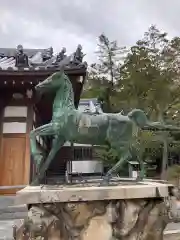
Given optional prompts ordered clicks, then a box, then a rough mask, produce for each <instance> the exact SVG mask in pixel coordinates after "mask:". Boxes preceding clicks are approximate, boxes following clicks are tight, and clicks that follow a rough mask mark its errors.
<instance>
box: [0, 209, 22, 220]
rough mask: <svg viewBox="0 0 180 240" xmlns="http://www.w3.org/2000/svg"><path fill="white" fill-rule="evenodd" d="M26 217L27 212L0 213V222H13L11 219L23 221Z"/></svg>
mask: <svg viewBox="0 0 180 240" xmlns="http://www.w3.org/2000/svg"><path fill="white" fill-rule="evenodd" d="M26 217H27V212H25V211H24V212H13V213H12V212H9V213H1V214H0V220H13V219H24V218H26Z"/></svg>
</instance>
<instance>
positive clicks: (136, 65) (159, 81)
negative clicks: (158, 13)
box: [120, 26, 179, 178]
mask: <svg viewBox="0 0 180 240" xmlns="http://www.w3.org/2000/svg"><path fill="white" fill-rule="evenodd" d="M176 42H177V41H176ZM172 45H173V47H174V42H173V43H172V41H171V42H170V41H168V40H167V34H166V33H161V32H160V31H159V30H158V29H157V28H156V27H155V26H151V27H150V28H149V30H148V32H146V33H145V34H144V38H143V39H142V40H139V41H137V43H136V45H135V46H133V47H131V51H130V53H129V54H128V56H127V58H126V59H125V62H124V64H123V65H122V66H121V69H120V72H121V82H122V83H123V90H122V91H121V92H120V94H121V95H123V96H124V97H125V96H126V99H128V101H127V102H126V109H131V108H135V107H136V108H141V109H144V110H145V111H146V112H147V113H148V115H149V117H150V118H151V119H156V120H157V119H158V120H159V121H160V122H163V123H164V115H165V113H166V111H167V109H168V108H169V105H171V104H172V102H177V100H179V96H178V95H177V92H178V91H177V88H178V86H177V84H176V82H177V72H176V69H175V66H177V65H176V64H173V65H172V64H171V65H170V59H171V60H172V59H173V60H174V62H176V61H175V60H176V58H175V55H173V51H172ZM170 49H171V51H170ZM176 49H178V47H177V46H176ZM170 53H171V54H170ZM127 105H128V106H127ZM159 137H160V138H161V142H163V164H162V177H163V178H164V175H165V169H166V166H167V161H168V138H169V134H168V133H161V134H160V135H159Z"/></svg>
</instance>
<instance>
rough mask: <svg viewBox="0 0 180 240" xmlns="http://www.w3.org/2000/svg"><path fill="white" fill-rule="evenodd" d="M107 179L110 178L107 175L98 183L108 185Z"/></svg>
mask: <svg viewBox="0 0 180 240" xmlns="http://www.w3.org/2000/svg"><path fill="white" fill-rule="evenodd" d="M109 180H110V177H109V176H108V177H107V176H105V177H103V180H102V182H101V183H100V186H108V185H109Z"/></svg>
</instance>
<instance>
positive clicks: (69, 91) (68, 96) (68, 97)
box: [57, 72, 74, 108]
mask: <svg viewBox="0 0 180 240" xmlns="http://www.w3.org/2000/svg"><path fill="white" fill-rule="evenodd" d="M59 73H60V72H59ZM57 74H58V73H57ZM60 78H61V79H60V81H64V82H63V89H62V91H63V93H64V94H65V95H64V96H65V99H64V100H65V101H64V104H63V106H64V107H67V108H68V107H72V106H73V107H74V90H73V86H72V83H71V81H70V79H69V77H68V76H67V75H66V74H65V73H64V72H63V73H60ZM66 104H67V105H66Z"/></svg>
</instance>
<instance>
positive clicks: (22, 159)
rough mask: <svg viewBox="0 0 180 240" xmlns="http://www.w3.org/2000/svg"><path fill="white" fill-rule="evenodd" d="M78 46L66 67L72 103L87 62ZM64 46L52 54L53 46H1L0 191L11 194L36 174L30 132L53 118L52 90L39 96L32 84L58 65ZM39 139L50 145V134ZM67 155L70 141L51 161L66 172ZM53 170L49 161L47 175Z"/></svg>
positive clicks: (78, 92) (41, 144) (77, 100)
mask: <svg viewBox="0 0 180 240" xmlns="http://www.w3.org/2000/svg"><path fill="white" fill-rule="evenodd" d="M81 50H82V47H81V46H80V45H79V46H78V48H77V49H76V51H75V52H74V53H72V61H71V63H70V64H69V65H67V66H66V67H65V73H66V74H67V75H68V76H69V78H70V80H71V83H72V86H73V90H74V93H75V97H74V103H75V107H76V108H77V107H78V104H79V100H80V95H81V92H82V89H83V84H84V82H85V79H86V73H87V66H86V64H83V62H82V57H81V56H79V55H78V53H81ZM65 52H66V49H65V48H63V49H62V51H61V52H60V53H59V54H57V55H54V54H53V49H52V48H47V49H23V47H22V45H19V46H18V47H17V49H16V48H12V49H11V48H0V118H1V121H0V122H1V127H0V131H1V137H0V194H14V193H15V192H16V191H17V190H19V189H21V188H23V186H25V185H27V184H29V183H30V182H31V179H32V177H33V176H34V174H35V172H34V171H35V170H34V164H33V161H32V159H31V156H30V144H29V133H30V131H31V130H32V129H33V128H36V127H38V126H41V125H44V124H46V123H48V122H49V121H50V120H51V116H52V103H53V99H54V95H53V93H51V94H48V93H47V94H46V95H43V96H42V98H41V100H40V101H38V100H37V97H36V93H35V90H34V87H35V86H36V85H37V84H38V83H39V82H41V81H43V80H45V79H46V78H47V77H48V76H50V75H51V74H53V73H54V72H56V71H58V70H59V63H60V62H61V60H62V59H63V57H64V56H65ZM81 55H82V54H81ZM37 144H38V146H39V147H40V148H44V149H46V150H47V151H48V150H49V149H50V146H51V139H50V138H49V137H44V138H40V137H37ZM67 148H68V149H67ZM71 158H72V152H71V151H70V150H69V147H66V146H65V147H63V148H62V149H61V150H60V152H58V154H57V156H56V159H55V162H58V163H59V166H58V168H59V171H60V170H61V171H62V172H63V173H62V175H64V174H65V166H66V160H67V159H71ZM53 174H55V175H56V171H54V168H53V163H52V166H50V168H49V171H47V175H48V176H53Z"/></svg>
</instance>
